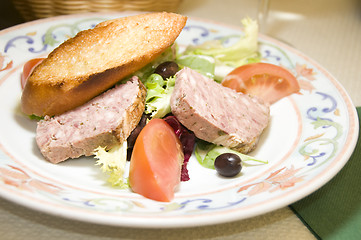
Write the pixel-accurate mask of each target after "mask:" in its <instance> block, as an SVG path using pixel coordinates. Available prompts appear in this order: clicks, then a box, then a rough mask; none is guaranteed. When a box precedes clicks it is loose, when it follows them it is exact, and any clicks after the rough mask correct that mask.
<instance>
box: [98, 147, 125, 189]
mask: <svg viewBox="0 0 361 240" xmlns="http://www.w3.org/2000/svg"><path fill="white" fill-rule="evenodd" d="M94 155H95V158H96V159H98V160H97V161H96V165H101V167H100V168H101V169H102V170H103V172H105V173H107V174H108V175H109V178H108V182H109V183H111V184H112V186H113V187H120V188H129V186H128V181H127V179H126V178H125V177H124V174H125V166H126V162H127V141H124V143H123V144H118V145H116V146H114V147H113V148H111V149H110V150H106V148H105V147H98V148H96V149H95V151H94Z"/></svg>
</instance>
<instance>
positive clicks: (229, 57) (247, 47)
mask: <svg viewBox="0 0 361 240" xmlns="http://www.w3.org/2000/svg"><path fill="white" fill-rule="evenodd" d="M242 24H243V26H244V36H241V37H240V39H239V40H238V42H237V43H235V44H233V45H231V46H225V45H224V42H225V41H226V40H227V38H225V39H218V40H211V41H206V42H204V43H203V44H201V45H197V46H189V47H188V48H187V49H186V50H185V52H184V53H183V54H184V55H190V54H195V55H206V56H212V57H214V59H215V60H216V63H217V64H218V65H222V64H224V65H228V66H232V67H238V66H241V65H244V64H246V63H251V62H259V61H260V55H259V53H258V24H257V21H255V20H252V19H251V18H244V19H242Z"/></svg>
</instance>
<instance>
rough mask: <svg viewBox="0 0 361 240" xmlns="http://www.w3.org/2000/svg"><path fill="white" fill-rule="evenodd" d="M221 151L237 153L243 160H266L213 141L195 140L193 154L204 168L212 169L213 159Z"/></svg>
mask: <svg viewBox="0 0 361 240" xmlns="http://www.w3.org/2000/svg"><path fill="white" fill-rule="evenodd" d="M223 153H234V154H236V155H238V156H239V157H240V158H241V160H242V161H243V162H248V161H254V162H257V163H260V164H267V163H268V161H263V160H259V159H257V158H254V157H252V156H249V155H246V154H243V153H240V152H237V151H234V150H232V149H229V148H227V147H223V146H218V145H215V144H213V143H209V142H205V141H201V140H199V141H198V142H197V145H196V148H195V151H194V154H195V156H196V158H197V161H198V162H199V164H201V165H202V166H203V167H205V168H210V169H214V161H215V160H216V158H217V157H218V156H219V155H221V154H223Z"/></svg>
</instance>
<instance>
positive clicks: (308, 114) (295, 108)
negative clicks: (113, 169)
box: [0, 13, 359, 228]
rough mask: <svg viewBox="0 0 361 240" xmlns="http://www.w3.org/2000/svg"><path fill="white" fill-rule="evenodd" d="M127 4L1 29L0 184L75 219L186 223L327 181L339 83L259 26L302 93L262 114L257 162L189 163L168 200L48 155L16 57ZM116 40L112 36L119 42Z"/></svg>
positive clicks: (295, 194) (284, 199)
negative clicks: (220, 167) (266, 118)
mask: <svg viewBox="0 0 361 240" xmlns="http://www.w3.org/2000/svg"><path fill="white" fill-rule="evenodd" d="M128 14H133V13H114V14H86V15H73V16H63V17H56V18H50V19H44V20H38V21H34V22H29V23H26V24H23V25H19V26H16V27H12V28H9V29H6V30H4V31H1V32H0V111H1V112H0V114H1V118H0V122H1V124H0V194H1V196H2V197H4V198H6V199H8V200H10V201H13V202H16V203H19V204H22V205H24V206H27V207H30V208H32V209H36V210H39V211H43V212H46V213H49V214H54V215H57V216H62V217H66V218H71V219H77V220H82V221H88V222H94V223H100V224H107V225H118V226H132V227H158V228H159V227H186V226H197V225H207V224H215V223H222V222H227V221H233V220H239V219H245V218H249V217H253V216H256V215H259V214H263V213H266V212H269V211H272V210H275V209H278V208H281V207H284V206H287V205H288V204H291V203H293V202H295V201H297V200H299V199H301V198H303V197H305V196H307V195H308V194H310V193H312V192H313V191H315V190H316V189H318V188H319V187H321V186H322V185H324V184H325V183H326V182H327V181H329V180H330V179H331V178H332V177H333V176H334V175H335V174H336V173H337V172H338V171H339V170H340V169H341V168H342V167H343V166H344V164H345V163H346V162H347V160H348V159H349V157H350V155H351V153H352V151H353V149H354V147H355V144H356V140H357V136H358V126H359V125H358V118H357V114H356V111H355V108H354V106H353V104H352V102H351V100H350V98H349V96H348V95H347V93H346V92H345V90H344V88H343V87H342V86H341V85H340V84H339V83H338V82H337V81H336V80H335V79H334V78H333V77H332V76H331V75H330V74H329V73H328V72H327V71H326V70H325V69H323V68H322V67H321V66H319V65H318V64H317V63H316V62H314V61H313V60H312V59H310V58H308V57H306V56H305V55H303V54H302V53H300V52H299V51H297V50H295V49H292V48H290V47H289V46H287V45H285V44H282V43H280V42H278V41H276V40H274V39H271V38H268V37H265V36H261V37H260V42H261V44H260V51H261V54H262V56H263V61H265V62H271V63H275V64H280V65H283V66H285V67H287V68H289V69H290V70H291V71H292V72H293V73H294V74H295V75H296V76H297V79H298V80H299V81H300V83H301V86H302V90H301V94H298V95H296V94H294V95H292V96H290V97H287V98H285V99H282V100H281V101H279V102H277V103H276V104H274V105H273V106H272V107H271V117H272V120H271V124H270V126H269V128H268V129H267V131H266V132H265V133H264V134H263V135H262V138H261V141H260V143H259V146H258V148H257V150H256V151H254V152H253V153H252V155H254V156H256V157H257V158H259V159H264V160H268V161H269V163H268V164H266V165H258V166H250V167H244V169H243V170H242V174H241V176H239V177H236V178H230V179H226V178H221V177H219V176H218V175H217V174H216V172H215V171H214V170H209V169H205V168H203V167H201V166H200V165H199V164H198V162H197V161H196V159H195V158H194V157H192V158H191V160H190V163H189V167H188V168H189V174H190V178H191V180H190V181H188V182H182V183H181V186H180V189H179V191H178V192H177V193H176V196H175V199H174V200H173V201H172V202H170V203H162V202H156V201H152V200H149V199H145V198H143V197H142V196H140V195H137V194H135V193H132V192H131V191H130V190H119V189H114V188H111V187H110V186H109V185H108V184H107V183H106V176H105V175H103V173H102V172H101V170H100V169H99V167H97V166H95V165H94V162H95V160H94V159H93V158H80V159H77V160H70V161H66V162H64V163H61V164H58V165H53V164H51V163H49V162H47V161H45V160H44V159H43V157H42V156H41V154H40V152H39V151H38V149H37V146H36V143H35V141H34V137H35V128H36V123H35V122H34V121H31V120H29V119H28V118H27V117H25V116H24V115H22V114H21V113H20V111H19V100H20V96H21V88H20V73H21V71H22V66H23V64H24V63H25V62H26V61H27V60H29V59H31V58H35V57H39V56H40V57H41V56H46V55H47V54H48V53H49V52H50V51H51V50H52V49H53V48H54V47H56V46H57V45H59V43H61V42H62V41H64V40H65V39H67V38H69V37H70V36H73V35H74V34H75V33H76V32H78V31H79V30H82V29H86V28H90V27H92V26H94V24H96V23H98V22H99V21H102V20H105V19H110V18H115V17H120V16H125V15H128ZM240 34H242V30H241V29H240V28H238V27H232V26H225V25H222V24H218V23H214V22H210V21H205V20H199V19H189V20H188V23H187V26H186V27H185V28H184V30H183V32H182V33H181V35H180V36H179V38H178V40H177V42H178V43H179V44H180V45H188V44H197V43H201V42H203V41H205V40H209V39H214V38H218V37H222V36H229V35H240ZM120 44H121V43H120Z"/></svg>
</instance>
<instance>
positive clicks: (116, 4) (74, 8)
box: [13, 0, 182, 21]
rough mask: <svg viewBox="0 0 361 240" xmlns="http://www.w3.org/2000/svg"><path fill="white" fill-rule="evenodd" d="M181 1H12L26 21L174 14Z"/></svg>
mask: <svg viewBox="0 0 361 240" xmlns="http://www.w3.org/2000/svg"><path fill="white" fill-rule="evenodd" d="M181 1H182V0H13V3H14V6H15V8H16V9H17V10H18V11H19V13H20V14H21V16H22V17H23V18H24V20H26V21H30V20H35V19H39V18H47V17H52V16H57V15H66V14H75V13H85V12H109V11H167V12H176V11H177V8H178V6H179V4H180V3H181Z"/></svg>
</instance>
